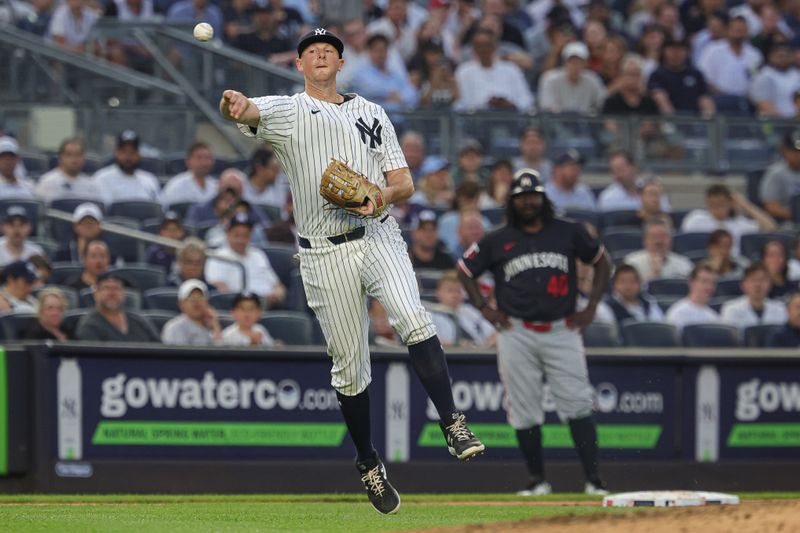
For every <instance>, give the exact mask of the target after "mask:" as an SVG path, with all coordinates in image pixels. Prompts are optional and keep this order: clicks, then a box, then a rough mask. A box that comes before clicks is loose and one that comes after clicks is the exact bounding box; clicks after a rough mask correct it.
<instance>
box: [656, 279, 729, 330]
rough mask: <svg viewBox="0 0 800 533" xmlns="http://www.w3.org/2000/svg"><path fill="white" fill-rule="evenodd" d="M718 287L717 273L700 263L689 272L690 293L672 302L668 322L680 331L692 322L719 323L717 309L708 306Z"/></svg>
mask: <svg viewBox="0 0 800 533" xmlns="http://www.w3.org/2000/svg"><path fill="white" fill-rule="evenodd" d="M716 288H717V275H716V274H715V273H714V271H713V270H711V268H710V267H708V266H706V265H698V266H696V267H694V269H692V273H691V274H689V295H688V296H687V297H686V298H681V299H680V300H678V301H677V302H675V303H674V304H672V305H671V306H670V308H669V310H668V311H667V322H668V323H670V324H672V325H673V326H675V327H676V328H678V332H679V333H680V332H681V331H683V328H684V327H686V326H689V325H691V324H718V323H719V321H720V318H719V315H718V314H717V312H716V311H714V310H713V309H711V308H710V307H709V306H708V302H709V300H711V295H712V294H714V291H715V290H716Z"/></svg>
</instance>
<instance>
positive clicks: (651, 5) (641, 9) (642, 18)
mask: <svg viewBox="0 0 800 533" xmlns="http://www.w3.org/2000/svg"><path fill="white" fill-rule="evenodd" d="M662 3H663V0H644V1H641V2H632V3H631V6H630V13H631V14H630V16H629V17H628V25H627V27H626V33H627V34H628V35H630V36H631V37H633V38H634V39H638V38H639V36H640V35H641V34H642V32H643V31H644V28H645V27H647V26H650V25H653V24H655V22H656V10H657V9H658V6H660V5H661V4H662Z"/></svg>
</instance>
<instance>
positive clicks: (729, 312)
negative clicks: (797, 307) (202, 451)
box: [720, 263, 786, 331]
mask: <svg viewBox="0 0 800 533" xmlns="http://www.w3.org/2000/svg"><path fill="white" fill-rule="evenodd" d="M741 285H742V292H743V293H744V295H742V296H739V297H738V298H734V299H733V300H729V301H727V302H725V303H724V304H723V305H722V312H721V313H720V314H721V316H722V321H723V322H724V323H726V324H730V325H731V326H736V327H737V328H739V330H740V331H744V329H745V328H747V327H749V326H757V325H761V324H783V323H784V322H786V305H785V304H784V303H783V302H779V301H777V300H770V299H769V298H767V296H768V295H769V291H770V289H771V288H772V283H771V281H770V277H769V273H768V272H767V269H766V268H765V267H764V265H763V264H761V263H753V264H752V265H750V266H748V267H747V268H746V269H745V271H744V275H743V276H742V283H741Z"/></svg>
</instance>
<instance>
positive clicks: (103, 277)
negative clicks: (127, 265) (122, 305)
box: [94, 270, 128, 287]
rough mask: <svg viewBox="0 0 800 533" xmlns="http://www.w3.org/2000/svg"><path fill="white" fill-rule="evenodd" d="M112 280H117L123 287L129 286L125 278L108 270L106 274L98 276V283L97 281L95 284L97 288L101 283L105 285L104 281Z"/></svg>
mask: <svg viewBox="0 0 800 533" xmlns="http://www.w3.org/2000/svg"><path fill="white" fill-rule="evenodd" d="M110 279H113V280H117V281H119V282H120V284H121V285H122V286H123V287H125V286H127V285H128V282H127V281H125V280H124V279H123V278H121V277H120V276H119V274H117V273H116V272H114V271H113V270H106V271H105V272H103V273H101V274H98V276H97V281H95V283H94V284H95V286H97V285H100V284H101V283H103V282H104V281H107V280H110Z"/></svg>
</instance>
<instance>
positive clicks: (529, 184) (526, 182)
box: [520, 176, 533, 187]
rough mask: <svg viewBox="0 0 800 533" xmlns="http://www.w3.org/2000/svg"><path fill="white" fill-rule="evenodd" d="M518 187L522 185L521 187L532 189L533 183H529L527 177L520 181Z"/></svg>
mask: <svg viewBox="0 0 800 533" xmlns="http://www.w3.org/2000/svg"><path fill="white" fill-rule="evenodd" d="M520 185H522V186H523V187H533V183H531V179H530V178H529V177H528V176H525V177H524V178H522V180H521V181H520Z"/></svg>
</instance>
